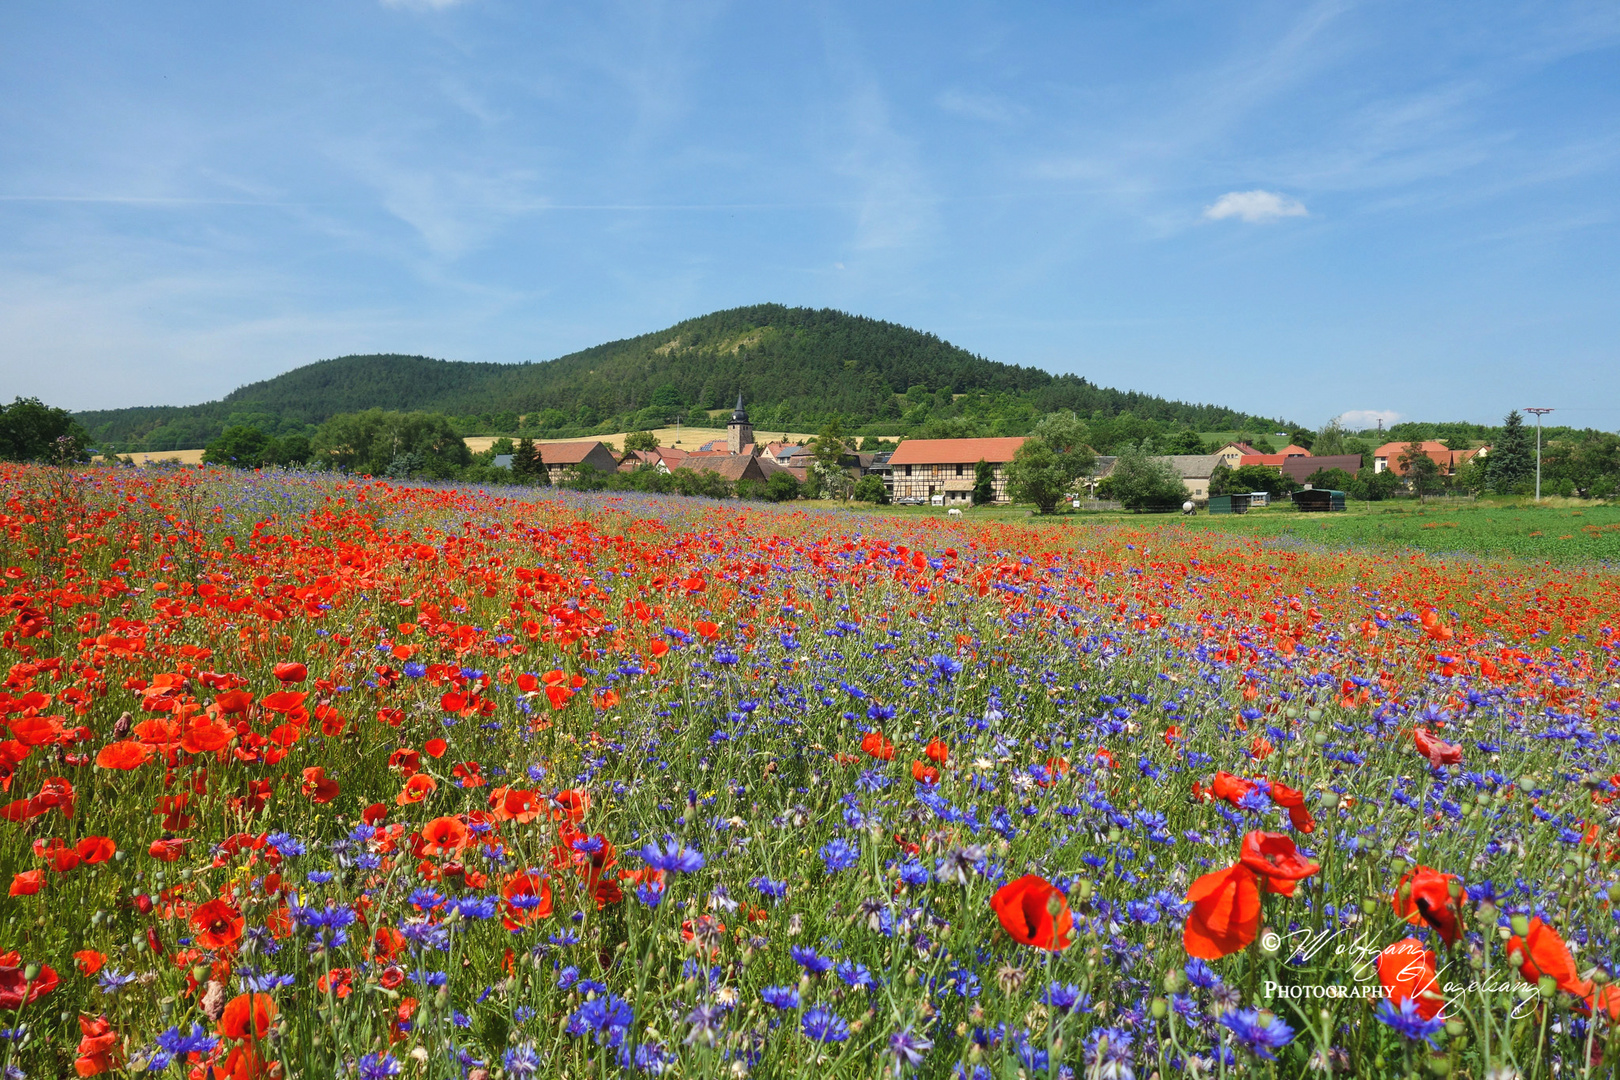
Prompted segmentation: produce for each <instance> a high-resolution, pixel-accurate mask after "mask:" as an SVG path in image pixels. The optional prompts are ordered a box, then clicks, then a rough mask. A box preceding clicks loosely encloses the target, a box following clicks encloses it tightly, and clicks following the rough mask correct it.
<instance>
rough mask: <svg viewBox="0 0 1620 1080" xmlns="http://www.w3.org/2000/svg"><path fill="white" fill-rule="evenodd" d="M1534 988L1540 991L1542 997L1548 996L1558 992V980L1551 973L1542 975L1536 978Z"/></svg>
mask: <svg viewBox="0 0 1620 1080" xmlns="http://www.w3.org/2000/svg"><path fill="white" fill-rule="evenodd" d="M1536 989H1537V990H1538V991H1539V992H1540V993H1541V996H1542V997H1544V998H1550V997H1552V996H1553V995H1554V994H1556V993H1558V980H1557V979H1555V978H1553V977H1552V976H1551V975H1543V976H1542V977H1541V978H1539V979H1537V980H1536Z"/></svg>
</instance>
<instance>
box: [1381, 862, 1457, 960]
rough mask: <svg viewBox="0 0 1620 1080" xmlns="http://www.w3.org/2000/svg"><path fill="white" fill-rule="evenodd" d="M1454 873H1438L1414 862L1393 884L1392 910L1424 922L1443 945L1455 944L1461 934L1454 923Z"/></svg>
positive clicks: (1405, 917) (1416, 922)
mask: <svg viewBox="0 0 1620 1080" xmlns="http://www.w3.org/2000/svg"><path fill="white" fill-rule="evenodd" d="M1457 880H1458V878H1457V876H1456V875H1455V874H1442V873H1440V872H1439V871H1437V870H1431V869H1429V868H1428V867H1427V866H1416V867H1413V868H1412V869H1411V870H1408V871H1407V872H1406V873H1404V874H1402V875H1401V880H1400V881H1399V882H1398V883H1397V884H1396V886H1395V899H1394V908H1395V914H1397V915H1399V916H1400V917H1401V918H1403V919H1405V920H1406V921H1407V922H1409V923H1411V924H1412V925H1413V926H1418V925H1421V924H1424V923H1427V924H1428V925H1429V926H1431V927H1433V928H1434V930H1435V931H1436V932H1437V933H1438V934H1439V935H1440V939H1441V940H1442V941H1444V942H1445V943H1446V944H1447V945H1455V944H1457V941H1458V939H1459V938H1461V936H1462V930H1461V929H1460V928H1459V927H1458V925H1457V920H1458V918H1459V916H1460V914H1461V913H1460V912H1459V911H1458V908H1457V899H1456V898H1455V897H1453V896H1452V895H1451V887H1452V882H1454V881H1457Z"/></svg>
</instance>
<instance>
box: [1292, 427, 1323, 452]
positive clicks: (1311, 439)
mask: <svg viewBox="0 0 1620 1080" xmlns="http://www.w3.org/2000/svg"><path fill="white" fill-rule="evenodd" d="M1288 441H1289V442H1291V443H1293V444H1294V445H1295V446H1303V447H1304V448H1305V449H1307V450H1311V449H1312V446H1313V445H1314V444H1315V442H1316V433H1315V432H1313V431H1311V430H1310V429H1309V428H1295V429H1294V430H1293V431H1290V432H1289V433H1288ZM1313 452H1314V451H1313ZM1318 456H1320V455H1318Z"/></svg>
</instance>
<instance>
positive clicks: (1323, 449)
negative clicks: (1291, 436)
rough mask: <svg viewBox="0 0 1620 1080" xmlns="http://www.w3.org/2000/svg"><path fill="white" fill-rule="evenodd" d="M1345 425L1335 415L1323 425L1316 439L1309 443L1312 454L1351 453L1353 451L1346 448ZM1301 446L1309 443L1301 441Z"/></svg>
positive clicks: (1333, 454)
mask: <svg viewBox="0 0 1620 1080" xmlns="http://www.w3.org/2000/svg"><path fill="white" fill-rule="evenodd" d="M1344 439H1345V433H1344V425H1343V424H1341V423H1339V418H1338V417H1334V418H1333V419H1332V420H1329V421H1328V422H1327V423H1325V424H1323V425H1322V430H1321V431H1319V432H1317V433H1316V441H1315V442H1313V443H1310V444H1308V445H1309V447H1310V451H1311V453H1312V454H1314V455H1316V456H1317V457H1333V456H1335V455H1338V454H1349V453H1352V451H1350V450H1347V449H1345V445H1344ZM1300 445H1301V446H1305V445H1307V444H1306V443H1301V444H1300Z"/></svg>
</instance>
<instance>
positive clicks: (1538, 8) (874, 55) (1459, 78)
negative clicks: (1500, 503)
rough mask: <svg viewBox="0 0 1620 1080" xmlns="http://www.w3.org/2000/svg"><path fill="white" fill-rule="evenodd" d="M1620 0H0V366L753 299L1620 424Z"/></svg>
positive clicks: (43, 383) (1173, 377) (987, 343)
mask: <svg viewBox="0 0 1620 1080" xmlns="http://www.w3.org/2000/svg"><path fill="white" fill-rule="evenodd" d="M1617 118H1620V5H1617V4H1615V3H1613V2H1612V0H1602V2H1590V3H1565V2H1560V0H1533V2H1524V3H1505V2H1497V0H1469V2H1466V3H1463V2H1446V0H1432V2H1427V3H1403V4H1396V3H1389V2H1368V3H1354V2H1349V0H1334V2H1320V3H1261V2H1251V3H1222V2H1219V0H1188V2H1175V3H1156V2H1142V0H1137V2H1132V3H1081V4H1076V3H1062V4H1058V3H1054V4H1033V3H1025V4H1015V3H996V4H991V3H952V2H931V3H918V4H900V3H887V4H884V3H878V4H873V3H837V2H826V3H813V4H800V3H789V2H783V3H770V4H759V3H755V4H724V3H708V2H704V0H684V2H678V3H667V4H661V3H620V4H611V3H603V4H555V3H520V2H516V0H453V2H452V0H392V2H383V0H324V2H321V3H291V4H288V3H276V4H270V3H260V2H256V0H232V2H230V3H225V4H221V3H217V2H207V3H204V2H197V3H172V2H163V0H152V2H143V3H138V4H132V3H128V2H127V0H108V2H94V3H86V2H75V0H60V2H52V3H47V4H8V5H4V6H0V380H3V385H0V397H4V398H6V399H8V400H9V398H10V397H12V396H13V395H16V394H24V395H37V396H39V397H41V398H43V399H45V400H47V401H49V402H52V403H55V404H60V405H65V406H68V407H72V408H101V407H115V406H119V405H133V404H189V403H192V402H197V401H203V400H208V399H212V398H216V397H218V396H220V395H221V394H223V393H225V392H228V391H229V390H231V389H233V388H234V387H236V386H238V385H240V384H242V383H244V382H248V381H251V380H254V379H259V378H264V377H267V376H269V375H273V374H276V373H278V372H281V371H285V370H288V369H291V368H293V367H297V366H299V365H301V364H304V363H308V362H310V361H313V360H316V359H321V358H325V357H330V356H337V355H342V354H344V353H351V352H408V353H422V354H426V355H431V356H439V357H445V358H449V359H460V360H492V361H521V360H543V359H549V358H551V357H554V356H558V355H561V354H563V353H566V352H569V351H572V350H574V349H577V348H582V347H585V346H589V345H593V344H597V343H600V342H602V341H606V340H612V339H615V338H621V337H628V336H631V335H634V334H638V333H642V332H645V331H649V330H655V329H659V328H661V327H664V326H667V325H669V324H670V323H673V322H676V321H678V320H680V319H682V318H686V317H689V316H692V315H697V314H702V313H704V312H708V311H712V310H715V309H719V308H726V307H734V306H737V305H741V304H748V303H756V302H762V301H778V302H782V303H787V304H804V305H810V306H817V307H820V306H828V307H836V308H841V309H844V310H847V311H852V312H856V313H859V314H863V315H869V316H873V317H875V318H882V319H888V320H892V321H895V322H899V323H904V324H906V325H909V326H914V327H917V328H920V329H925V330H929V331H932V332H934V333H937V334H939V335H940V336H942V337H944V338H946V339H948V340H950V341H952V342H955V343H956V344H958V345H961V346H964V347H966V348H969V349H972V350H973V351H975V352H978V353H981V354H983V355H986V356H989V357H991V358H993V359H996V360H1003V361H1008V362H1013V363H1023V364H1033V365H1037V366H1040V367H1044V368H1046V369H1048V370H1052V371H1073V372H1077V373H1079V374H1082V375H1085V376H1086V377H1088V378H1090V379H1092V380H1093V381H1095V382H1098V383H1100V384H1102V385H1109V386H1118V387H1123V388H1131V389H1140V390H1146V391H1151V392H1154V393H1159V394H1164V395H1167V396H1171V397H1177V398H1184V399H1189V400H1194V401H1215V402H1221V403H1226V404H1233V405H1238V406H1242V407H1245V408H1248V409H1252V410H1254V411H1256V412H1260V413H1263V414H1269V415H1277V416H1282V417H1285V418H1289V419H1292V420H1295V421H1297V422H1301V423H1305V424H1309V425H1311V426H1315V425H1317V424H1320V423H1321V422H1322V421H1324V420H1325V419H1327V418H1328V417H1330V416H1333V415H1336V414H1340V413H1344V412H1356V413H1361V414H1365V415H1371V414H1372V413H1373V412H1378V411H1382V412H1385V413H1388V414H1395V415H1399V416H1402V417H1407V418H1424V419H1472V420H1481V421H1492V420H1495V419H1496V418H1499V417H1500V416H1501V415H1502V414H1503V413H1505V412H1506V411H1507V410H1508V409H1510V408H1513V407H1519V406H1525V405H1548V406H1553V407H1556V408H1557V409H1558V410H1559V412H1558V413H1556V414H1554V417H1552V419H1554V420H1556V421H1562V422H1566V423H1571V424H1576V425H1578V426H1594V427H1602V428H1607V429H1616V428H1620V394H1617V391H1620V363H1617V360H1620V356H1617V351H1620V345H1617V342H1620V243H1617V241H1620V120H1617Z"/></svg>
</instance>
